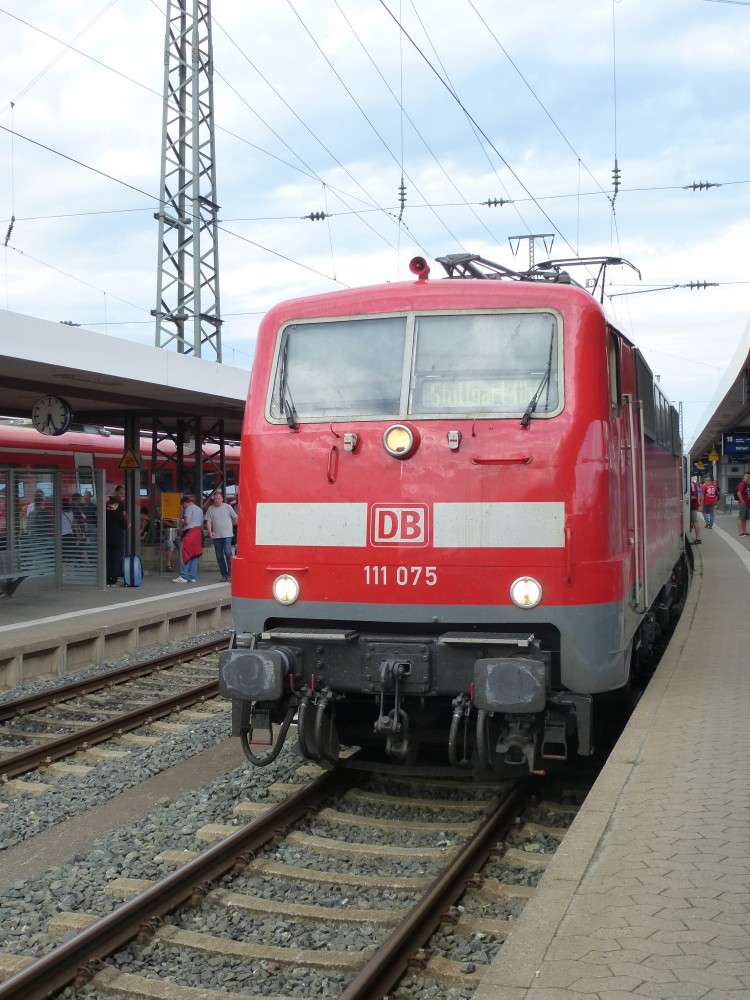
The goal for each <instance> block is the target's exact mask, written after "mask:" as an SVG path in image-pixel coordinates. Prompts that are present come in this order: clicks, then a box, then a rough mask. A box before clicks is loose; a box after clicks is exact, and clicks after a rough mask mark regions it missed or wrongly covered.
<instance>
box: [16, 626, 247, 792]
mask: <svg viewBox="0 0 750 1000" xmlns="http://www.w3.org/2000/svg"><path fill="white" fill-rule="evenodd" d="M226 644H227V640H226V638H222V639H213V640H211V641H210V642H207V643H203V644H201V645H197V646H193V647H191V648H190V649H189V650H181V651H180V652H179V653H170V654H167V655H160V656H157V657H154V658H153V659H151V660H147V661H142V662H141V663H138V664H133V665H131V666H127V667H122V668H120V669H118V670H115V671H111V672H110V673H107V674H102V675H99V676H98V677H95V678H88V679H86V680H82V681H79V682H76V683H73V684H69V685H65V686H63V687H58V688H53V689H49V690H48V691H45V692H42V693H40V694H35V695H31V696H29V697H26V698H22V699H18V700H16V701H12V702H5V703H3V704H2V705H0V781H1V782H3V783H7V782H9V781H11V780H13V779H14V778H17V777H19V776H20V775H22V774H26V773H28V772H29V771H31V770H34V769H35V768H37V767H39V766H42V765H49V764H52V763H53V762H54V761H58V760H61V759H63V758H64V757H68V756H70V755H71V754H73V753H75V752H77V751H79V750H87V749H89V748H91V747H93V746H95V745H97V744H99V743H102V742H105V741H107V740H110V739H112V738H114V737H118V736H123V735H124V734H125V733H129V732H132V731H133V730H134V729H137V728H139V727H141V726H144V725H150V724H152V723H154V722H156V721H157V720H159V719H163V718H165V717H166V716H168V715H171V714H172V713H174V712H179V711H182V710H184V709H186V708H189V707H190V706H192V705H195V704H197V703H202V702H205V701H207V700H209V699H211V698H215V697H216V696H217V695H218V683H217V681H216V680H215V679H214V678H212V679H210V680H206V679H205V677H204V679H203V680H202V681H201V683H199V684H195V683H190V677H189V674H190V672H191V670H190V668H189V667H187V666H185V665H186V664H187V663H189V661H194V660H196V659H199V658H200V657H204V656H207V655H210V654H212V653H215V652H217V651H218V650H220V649H223V648H225V647H226ZM180 667H183V668H184V669H183V673H182V676H180V675H179V674H177V673H172V672H174V671H177V670H178V669H179V668H180ZM167 671H169V672H170V673H167ZM192 672H193V673H195V671H192ZM199 672H202V673H203V674H204V675H205V673H206V671H199ZM154 675H158V681H159V684H158V686H159V690H158V691H157V694H161V693H162V689H163V687H164V686H165V678H166V677H169V683H170V684H171V685H173V686H177V687H179V688H180V690H178V691H176V692H173V693H171V694H169V695H168V696H167V697H154V687H155V685H153V684H150V683H149V678H153V677H154ZM195 679H196V678H195V677H193V678H192V680H193V681H194V680H195ZM122 702H126V703H128V705H130V706H133V705H135V707H129V708H128V710H127V711H123V710H122V704H121V703H122ZM61 706H64V708H61ZM92 718H93V720H94V721H91V720H92ZM19 744H21V745H22V749H20V750H16V751H15V752H13V750H12V748H13V747H14V746H17V745H19ZM24 744H25V745H24ZM28 744H31V745H28Z"/></svg>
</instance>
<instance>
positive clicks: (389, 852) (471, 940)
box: [0, 765, 575, 1000]
mask: <svg viewBox="0 0 750 1000" xmlns="http://www.w3.org/2000/svg"><path fill="white" fill-rule="evenodd" d="M309 770H310V767H309V765H304V766H303V768H302V773H303V774H304V773H307V772H308V771H309ZM316 770H317V769H316ZM271 787H272V789H273V792H274V794H276V795H278V796H281V797H282V801H281V802H279V803H278V804H276V805H273V806H271V807H268V805H267V804H264V803H259V802H240V803H238V805H237V806H236V808H235V816H234V817H233V818H232V822H237V820H238V819H239V820H241V821H245V820H247V819H249V820H250V821H249V822H248V823H247V825H245V826H242V827H241V828H239V829H237V828H236V827H233V826H231V825H230V824H225V825H222V824H213V825H211V826H209V827H205V828H203V829H201V830H199V831H198V840H201V841H203V842H204V843H205V842H209V843H210V844H211V846H209V847H208V849H205V850H202V851H196V852H194V853H189V854H188V853H186V852H185V851H184V850H183V851H176V852H174V856H170V852H169V851H168V850H167V851H164V852H163V853H162V858H163V860H165V861H166V862H167V863H170V864H174V865H175V866H176V867H175V869H174V870H173V871H172V872H171V873H170V874H168V875H166V876H164V877H163V878H161V879H160V880H159V881H156V882H153V883H150V882H146V881H145V880H130V879H120V880H118V884H117V885H115V886H111V887H110V891H111V892H112V893H114V894H119V895H120V897H121V898H124V899H125V902H123V903H122V904H121V905H120V906H118V907H117V908H116V909H114V910H113V911H112V912H109V913H107V914H106V915H104V916H96V915H94V914H72V913H60V914H58V915H57V916H56V917H55V918H54V921H53V923H54V925H55V926H54V928H52V929H51V933H58V934H70V933H71V932H72V931H74V932H77V933H75V935H74V936H73V937H72V938H71V939H70V940H68V941H66V942H65V943H63V944H61V945H59V946H58V947H56V948H55V949H54V951H51V952H49V954H47V955H45V956H44V957H42V958H41V959H38V960H37V961H35V962H32V963H31V964H30V965H28V967H26V968H19V970H18V971H17V972H16V973H15V974H14V975H12V976H11V978H10V979H8V980H6V982H4V983H1V984H0V1000H40V998H42V997H47V996H50V995H52V994H53V993H55V992H57V991H59V990H61V989H62V988H64V987H65V986H67V985H69V984H70V983H74V982H77V983H79V984H80V983H81V982H83V981H84V980H85V981H89V980H90V981H91V986H92V988H93V989H94V990H96V991H97V993H99V994H103V995H111V996H122V997H126V996H138V997H141V998H153V1000H157V998H159V997H163V996H165V995H167V992H169V990H174V987H173V986H171V985H170V986H167V985H166V984H167V983H170V984H171V983H179V982H180V981H182V982H183V984H185V983H189V984H190V985H195V986H200V987H201V989H202V990H203V991H205V996H206V997H208V996H213V992H212V991H213V990H215V991H216V994H215V995H216V997H217V998H218V997H220V996H221V995H222V993H224V995H226V994H227V993H231V992H233V991H234V992H237V991H240V990H241V991H243V992H244V991H245V990H246V989H247V988H248V984H251V985H252V987H253V990H252V991H253V992H257V993H258V994H262V995H265V996H267V997H273V998H275V1000H278V998H285V997H286V996H292V995H296V996H299V995H300V994H299V992H298V987H299V983H300V980H301V979H302V980H303V981H304V982H305V989H306V990H309V992H306V993H305V995H307V996H341V997H344V998H346V1000H354V998H357V1000H364V998H373V1000H374V998H380V997H383V996H384V995H385V994H387V993H388V992H389V991H390V990H391V989H393V987H394V985H395V984H396V983H397V982H398V980H399V979H402V977H404V976H405V975H406V980H404V981H405V982H407V983H408V982H409V981H410V980H414V979H415V977H416V979H417V980H419V981H423V980H424V981H427V982H431V983H437V984H438V986H439V988H440V989H441V990H446V991H450V990H452V989H456V990H460V991H467V990H468V991H469V992H470V990H471V988H472V987H473V986H477V985H478V983H479V980H480V978H481V973H482V972H483V970H484V968H485V964H486V960H489V958H488V956H491V954H492V953H493V951H494V950H496V948H497V947H499V946H500V943H501V942H502V940H503V939H504V936H505V934H506V933H507V930H508V928H509V926H510V922H509V920H512V919H513V916H514V915H516V914H517V912H518V911H519V909H520V908H521V907H522V906H523V904H524V902H525V900H526V898H528V896H529V895H530V894H531V893H532V892H533V885H534V883H535V881H537V880H538V878H539V877H540V876H541V873H543V871H544V868H545V865H546V862H547V860H548V856H549V853H550V852H551V851H553V850H554V848H555V846H556V845H557V843H559V841H560V840H561V839H562V837H563V836H564V833H565V828H566V827H567V825H569V823H570V821H571V819H572V816H573V815H574V814H575V805H569V804H567V803H564V802H563V803H559V802H558V803H557V804H551V805H540V804H539V803H529V801H527V800H528V795H529V793H528V791H527V786H525V785H522V784H515V785H511V784H510V783H506V784H505V785H504V786H503V787H501V788H500V789H498V788H487V787H485V788H482V787H477V786H472V785H471V784H470V783H460V782H455V781H452V782H451V781H440V782H436V783H432V784H429V785H428V786H427V788H426V791H427V793H428V794H427V796H425V794H424V789H423V791H422V792H421V793H420V792H418V791H417V790H416V789H415V787H414V785H413V784H412V783H411V782H410V781H408V780H407V779H401V780H399V781H396V780H394V779H384V778H382V777H378V776H372V775H370V776H369V777H368V778H367V779H363V778H362V776H361V774H359V773H358V772H354V771H351V770H347V769H346V768H337V769H336V770H334V771H329V772H324V773H322V774H319V775H318V776H317V777H315V778H314V779H313V780H312V781H308V782H307V783H306V784H304V785H302V786H300V785H294V786H290V785H283V786H271ZM531 787H532V788H534V789H538V788H539V784H538V783H535V784H534V785H532V786H531ZM524 813H526V814H527V816H528V817H531V819H530V820H529V821H519V820H518V819H517V817H519V816H521V815H523V814H524ZM540 820H541V821H544V822H540ZM550 820H551V821H552V822H551V823H550ZM483 868H484V871H485V874H484V876H481V877H477V876H476V873H477V872H478V871H480V870H481V869H483ZM316 899H317V900H318V901H316ZM300 900H305V901H302V902H301V901H300ZM310 900H312V901H310ZM144 938H145V939H146V940H144ZM137 939H140V943H135V942H136V940H137ZM431 939H432V944H430V942H431ZM456 941H458V942H464V946H463V947H458V948H456ZM467 942H468V944H466V943H467ZM477 942H478V943H480V944H481V945H482V947H481V948H480V949H479V950H478V951H479V952H481V954H482V955H483V957H484V959H485V960H480V961H477V960H476V954H477V953H478V951H477V950H474V951H471V950H470V949H469V948H468V945H469V944H471V945H473V944H476V943H477ZM485 943H486V945H485ZM126 945H127V947H126V949H125V951H124V952H118V950H117V949H121V948H123V946H126ZM467 949H468V950H467ZM454 953H455V954H454ZM467 954H469V958H468V959H467V957H466V956H467ZM107 956H111V957H110V958H108V959H107V961H106V964H105V965H102V962H103V961H104V960H105V958H107ZM196 956H198V958H197V962H198V965H199V966H200V968H201V970H202V971H201V973H200V978H199V979H198V980H197V981H196V980H195V978H194V976H193V978H191V974H190V972H189V969H190V968H191V962H195V961H196ZM451 956H453V957H451ZM456 956H457V957H456ZM16 961H17V963H18V964H19V965H20V964H21V963H22V962H23V961H29V960H28V959H25V960H24V959H21V958H18V957H17V958H16ZM415 963H416V964H415ZM412 986H413V983H412ZM412 986H410V987H409V989H410V990H411V992H409V993H408V994H404V995H410V996H416V995H422V994H421V993H419V992H414V991H413V989H412ZM397 995H400V994H397ZM440 995H449V994H448V993H447V992H446V993H445V994H443V993H440ZM455 995H457V996H458V995H462V996H463V995H467V994H466V993H465V992H461V993H456V994H455Z"/></svg>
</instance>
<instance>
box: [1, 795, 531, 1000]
mask: <svg viewBox="0 0 750 1000" xmlns="http://www.w3.org/2000/svg"><path fill="white" fill-rule="evenodd" d="M526 785H527V782H519V783H518V784H517V785H516V786H515V787H514V788H512V789H511V791H510V793H509V795H508V797H507V798H505V799H503V801H502V802H500V803H499V804H498V806H497V808H496V809H495V810H494V812H492V813H490V815H489V816H488V817H487V819H486V820H485V821H484V823H483V824H482V826H481V827H480V828H479V829H478V830H477V832H476V834H475V835H474V836H473V837H472V839H471V840H470V841H469V842H468V843H467V844H466V845H465V847H464V849H463V850H462V851H461V853H460V854H459V855H458V856H457V857H456V858H455V859H454V860H453V861H452V863H451V864H450V865H449V866H448V867H447V868H446V869H445V871H444V872H442V874H440V875H439V876H438V877H437V878H436V879H435V881H434V883H433V884H432V886H431V888H430V889H429V890H428V891H427V893H426V895H425V896H423V897H422V899H421V900H420V901H419V902H418V903H416V904H415V905H414V907H413V908H412V909H411V910H410V911H409V913H408V914H407V915H406V917H405V919H404V920H403V922H402V923H401V924H399V926H398V927H397V928H396V929H395V930H394V932H393V933H392V934H391V935H390V937H388V938H387V939H386V940H385V941H384V942H383V944H382V945H381V946H380V947H379V948H378V949H377V951H376V952H375V954H374V955H373V956H372V958H371V959H370V960H369V961H368V962H367V964H366V965H365V966H364V967H363V968H362V969H361V970H360V971H359V973H358V974H357V975H356V976H355V978H354V979H353V980H352V981H351V982H350V983H349V985H348V986H347V987H346V989H345V990H344V991H343V992H342V993H341V994H340V996H339V1000H382V998H383V997H384V996H386V995H387V994H388V992H389V990H390V989H391V988H392V987H393V986H394V985H395V984H396V983H397V982H398V980H399V979H400V978H401V977H402V976H403V974H404V973H405V971H406V969H407V967H408V966H409V964H410V962H412V961H413V960H414V957H415V954H416V952H417V950H418V949H419V948H421V947H423V946H424V945H425V944H426V943H427V941H428V940H429V938H430V935H431V934H432V933H433V932H434V931H435V929H436V928H437V927H438V925H439V924H440V922H441V920H442V919H443V914H444V912H445V910H446V909H448V907H450V906H452V905H453V904H454V903H456V901H457V900H458V899H459V898H460V897H461V896H462V895H463V893H464V891H465V889H466V883H467V882H468V880H469V879H470V878H471V877H472V876H473V875H474V874H475V873H476V872H477V871H478V870H479V869H480V868H481V867H482V865H483V864H484V862H485V861H486V860H487V858H488V857H489V854H490V851H491V850H492V848H493V847H494V846H495V844H496V843H497V841H498V839H499V837H500V836H502V832H501V831H502V827H503V826H504V825H505V824H507V823H509V822H510V820H511V818H512V817H513V816H515V812H516V806H517V802H518V799H519V797H520V796H521V795H522V792H523V790H524V789H525V787H526ZM1 998H2V992H1V991H0V1000H1Z"/></svg>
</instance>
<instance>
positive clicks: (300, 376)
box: [269, 316, 406, 423]
mask: <svg viewBox="0 0 750 1000" xmlns="http://www.w3.org/2000/svg"><path fill="white" fill-rule="evenodd" d="M405 339H406V318H405V317H404V316H392V317H378V318H373V319H356V320H349V319H347V320H330V321H328V322H320V323H297V324H291V325H290V326H287V327H286V329H285V330H284V332H283V334H282V339H281V343H280V346H279V352H278V358H277V363H276V375H275V379H274V385H273V392H272V395H271V399H270V403H269V414H270V417H271V419H272V420H287V421H288V422H295V423H296V422H297V421H306V420H309V421H317V420H337V419H343V418H347V417H349V418H351V417H358V418H360V419H362V418H367V417H382V416H392V417H397V416H399V407H400V400H401V381H402V375H403V367H404V344H405Z"/></svg>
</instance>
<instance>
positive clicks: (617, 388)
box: [608, 327, 622, 416]
mask: <svg viewBox="0 0 750 1000" xmlns="http://www.w3.org/2000/svg"><path fill="white" fill-rule="evenodd" d="M608 352H609V401H610V403H611V405H612V409H613V410H614V411H615V415H616V416H619V415H620V406H621V401H622V378H621V368H620V341H619V340H618V339H617V334H616V333H615V331H614V330H613V329H612V327H610V328H609V346H608Z"/></svg>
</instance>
